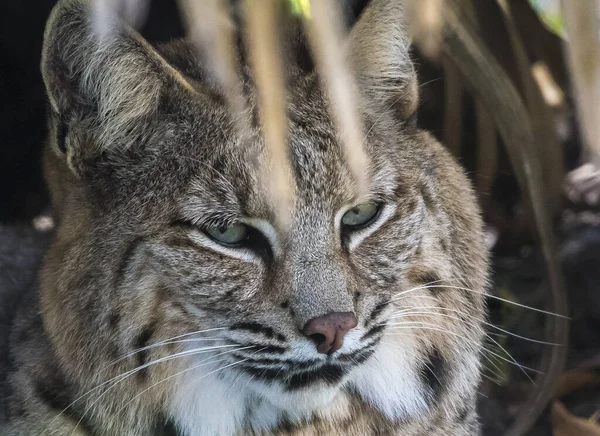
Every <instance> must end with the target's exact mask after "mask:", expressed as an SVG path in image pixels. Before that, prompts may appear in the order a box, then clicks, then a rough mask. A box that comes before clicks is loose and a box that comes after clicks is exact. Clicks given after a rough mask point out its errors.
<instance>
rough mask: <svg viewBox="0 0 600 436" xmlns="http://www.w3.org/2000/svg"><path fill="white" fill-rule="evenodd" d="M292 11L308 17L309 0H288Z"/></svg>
mask: <svg viewBox="0 0 600 436" xmlns="http://www.w3.org/2000/svg"><path fill="white" fill-rule="evenodd" d="M288 2H289V4H290V8H291V10H292V13H293V14H295V15H300V16H302V17H304V18H310V0H288Z"/></svg>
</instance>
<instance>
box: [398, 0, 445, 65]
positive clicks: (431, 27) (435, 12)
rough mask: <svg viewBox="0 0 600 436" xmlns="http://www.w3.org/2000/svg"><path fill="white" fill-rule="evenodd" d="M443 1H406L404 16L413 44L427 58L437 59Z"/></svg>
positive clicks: (441, 26)
mask: <svg viewBox="0 0 600 436" xmlns="http://www.w3.org/2000/svg"><path fill="white" fill-rule="evenodd" d="M443 7H444V0H406V14H407V17H408V18H407V20H406V22H407V23H409V26H410V32H411V34H412V36H413V38H414V41H415V43H416V44H417V46H418V47H419V49H420V50H421V52H422V53H423V55H425V56H426V57H427V58H429V59H438V57H439V54H440V47H441V45H440V40H441V37H442V28H443V24H444V22H443V17H442V8H443Z"/></svg>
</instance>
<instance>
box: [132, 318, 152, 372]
mask: <svg viewBox="0 0 600 436" xmlns="http://www.w3.org/2000/svg"><path fill="white" fill-rule="evenodd" d="M155 324H156V323H155V322H152V323H151V324H149V325H147V326H146V328H145V329H144V330H142V332H141V333H140V334H139V335H138V337H137V338H136V340H135V342H134V346H135V349H136V350H138V349H140V348H145V347H147V346H148V344H149V342H150V339H152V336H154V331H155V328H156V325H155ZM147 361H148V350H142V351H139V352H138V353H137V365H138V366H142V365H144V364H145V363H146V362H147ZM147 375H148V368H143V369H141V370H139V371H138V372H137V376H138V377H139V378H140V379H142V380H144V379H146V377H147Z"/></svg>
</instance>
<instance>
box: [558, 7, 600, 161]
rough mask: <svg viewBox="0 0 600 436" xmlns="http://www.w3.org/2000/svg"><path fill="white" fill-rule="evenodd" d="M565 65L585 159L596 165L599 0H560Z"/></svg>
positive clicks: (599, 140)
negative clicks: (577, 108)
mask: <svg viewBox="0 0 600 436" xmlns="http://www.w3.org/2000/svg"><path fill="white" fill-rule="evenodd" d="M562 9H563V14H564V16H565V22H566V27H567V35H568V40H569V41H568V43H567V51H568V54H569V66H570V68H571V76H572V80H573V85H574V87H575V94H576V96H577V103H578V106H579V114H580V117H581V124H582V129H583V136H584V138H585V142H586V146H587V148H588V153H589V156H588V159H589V160H590V161H591V162H592V163H594V164H595V165H596V167H600V105H599V104H598V102H599V101H600V36H599V32H600V26H599V22H600V2H599V1H598V0H576V1H575V0H563V2H562Z"/></svg>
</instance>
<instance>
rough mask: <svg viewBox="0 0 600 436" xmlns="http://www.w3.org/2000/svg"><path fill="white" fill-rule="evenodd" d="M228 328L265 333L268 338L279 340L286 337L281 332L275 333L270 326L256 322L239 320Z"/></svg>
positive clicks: (284, 339) (283, 340) (284, 340)
mask: <svg viewBox="0 0 600 436" xmlns="http://www.w3.org/2000/svg"><path fill="white" fill-rule="evenodd" d="M229 330H247V331H249V332H252V333H256V334H262V335H265V336H266V337H267V338H269V339H277V340H278V341H281V342H286V341H287V339H286V338H285V336H283V335H282V334H281V333H277V332H276V331H275V330H273V329H272V328H271V327H267V326H264V325H262V324H259V323H256V322H239V323H236V324H234V325H232V326H231V327H229Z"/></svg>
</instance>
